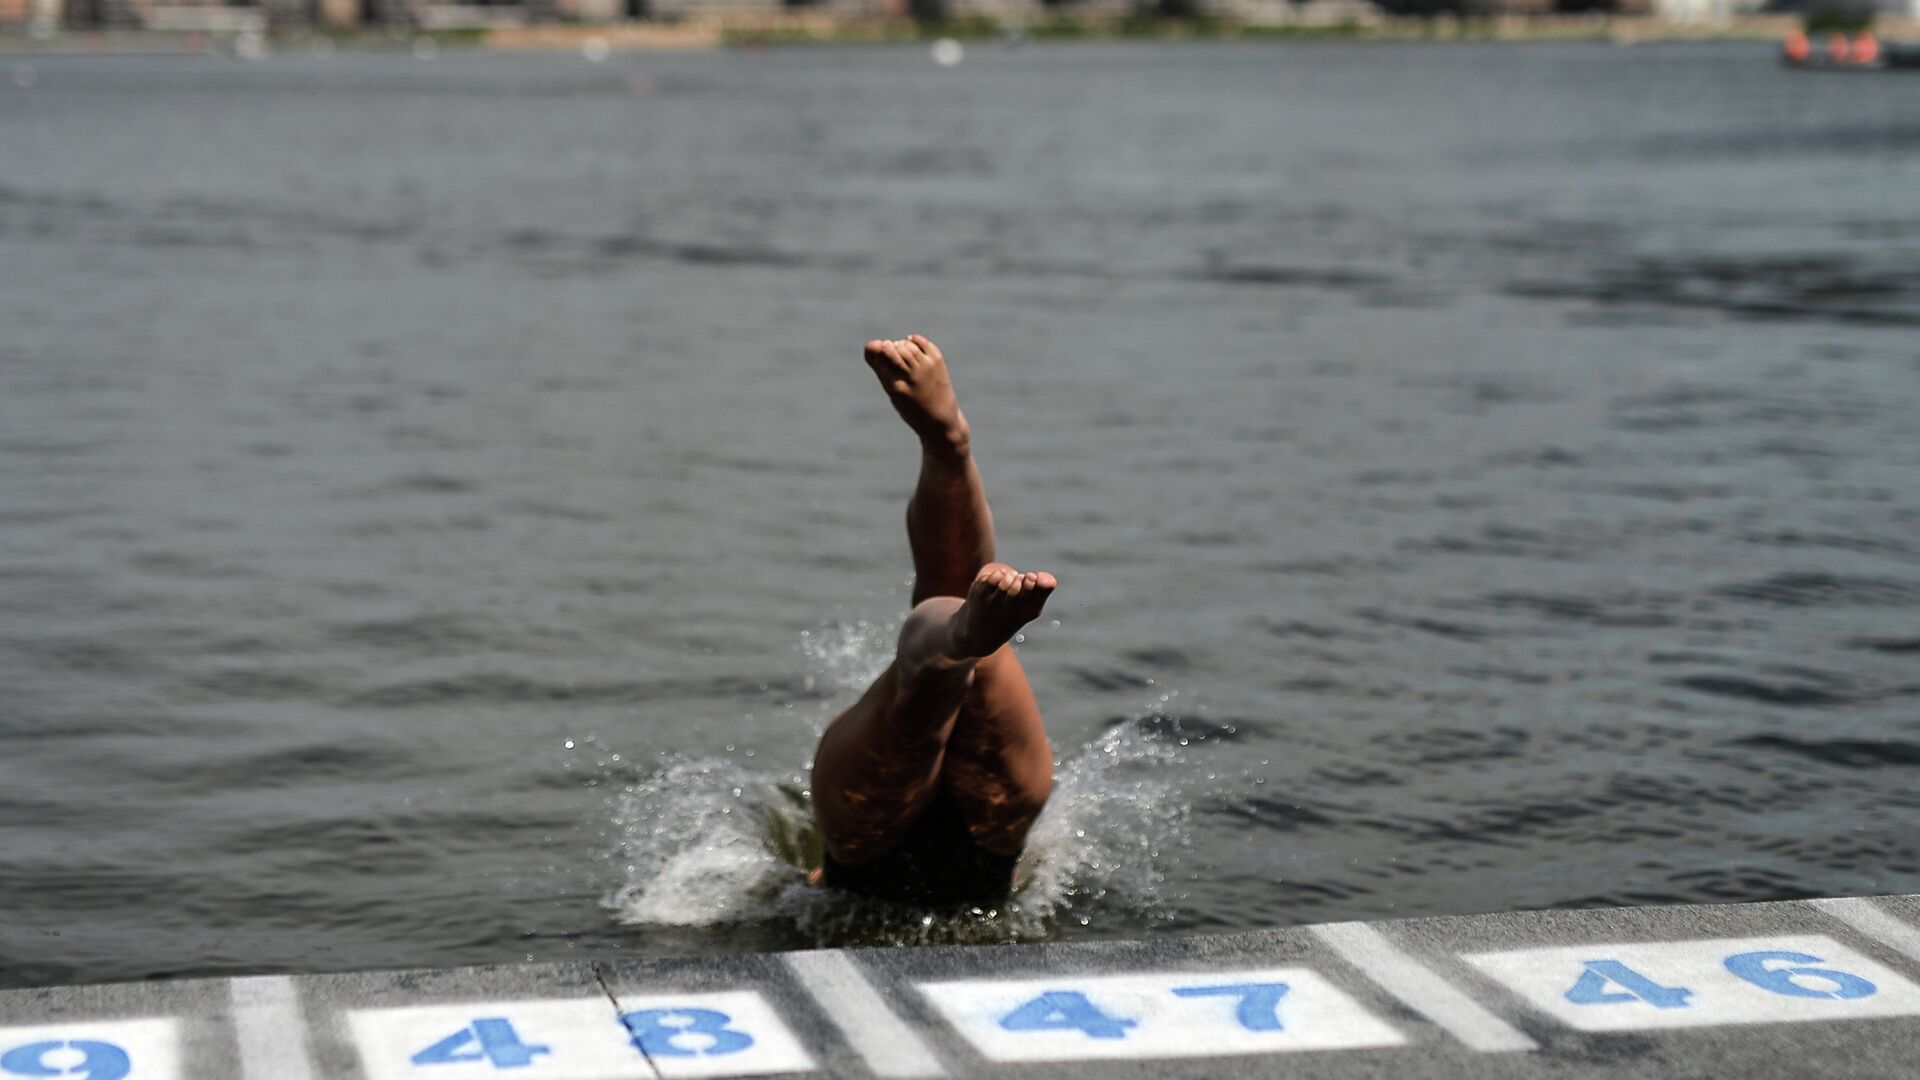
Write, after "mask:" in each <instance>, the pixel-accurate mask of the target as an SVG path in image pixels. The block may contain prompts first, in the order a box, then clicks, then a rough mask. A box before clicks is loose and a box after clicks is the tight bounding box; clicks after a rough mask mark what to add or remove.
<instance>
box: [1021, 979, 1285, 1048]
mask: <svg viewBox="0 0 1920 1080" xmlns="http://www.w3.org/2000/svg"><path fill="white" fill-rule="evenodd" d="M1173 993H1174V994H1175V995H1176V996H1179V997H1184V998H1199V997H1230V998H1238V999H1239V1001H1238V1003H1237V1004H1236V1005H1235V1006H1234V1019H1236V1020H1238V1021H1239V1022H1240V1026H1241V1027H1243V1028H1245V1029H1247V1030H1248V1031H1280V1030H1282V1027H1281V1023H1280V999H1281V998H1283V997H1285V996H1286V994H1287V984H1286V983H1228V984H1226V985H1222V986H1178V987H1174V988H1173ZM1139 1023H1140V1022H1139V1021H1138V1020H1130V1019H1128V1018H1126V1017H1124V1016H1115V1015H1113V1014H1112V1013H1109V1012H1106V1011H1104V1010H1102V1009H1101V1008H1100V1007H1099V1006H1098V1005H1095V1004H1094V1003H1093V1002H1091V1001H1089V1000H1087V995H1085V994H1083V993H1081V992H1080V991H1078V990H1049V991H1047V992H1046V993H1044V994H1041V995H1040V996H1039V997H1036V998H1034V999H1033V1000H1031V1001H1028V1002H1026V1003H1025V1004H1023V1005H1021V1006H1020V1007H1019V1008H1017V1009H1015V1010H1013V1011H1012V1012H1010V1013H1008V1014H1007V1015H1006V1016H1004V1017H1002V1018H1001V1019H1000V1026H1001V1027H1002V1028H1005V1029H1006V1030H1008V1031H1078V1032H1080V1033H1081V1034H1083V1035H1086V1036H1087V1037H1089V1038H1094V1039H1124V1038H1126V1036H1127V1032H1128V1030H1129V1029H1131V1028H1134V1027H1138V1026H1139Z"/></svg>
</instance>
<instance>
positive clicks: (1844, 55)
mask: <svg viewBox="0 0 1920 1080" xmlns="http://www.w3.org/2000/svg"><path fill="white" fill-rule="evenodd" d="M1852 56H1853V46H1852V44H1851V43H1850V42H1848V41H1847V35H1845V34H1834V35H1831V36H1830V37H1828V38H1827V59H1829V60H1831V61H1833V62H1834V63H1836V64H1844V63H1846V62H1847V61H1848V60H1849V59H1851V58H1852Z"/></svg>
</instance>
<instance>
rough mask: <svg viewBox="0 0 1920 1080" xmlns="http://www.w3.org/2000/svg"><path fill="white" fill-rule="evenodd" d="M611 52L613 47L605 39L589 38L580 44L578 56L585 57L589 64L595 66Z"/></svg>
mask: <svg viewBox="0 0 1920 1080" xmlns="http://www.w3.org/2000/svg"><path fill="white" fill-rule="evenodd" d="M612 52H613V46H612V45H610V44H608V43H607V39H606V38H603V37H590V38H588V39H587V40H585V41H583V42H581V43H580V55H581V56H584V57H586V58H587V60H588V62H589V63H594V64H597V63H599V62H600V61H602V60H605V59H606V58H607V57H608V56H609V55H611V54H612Z"/></svg>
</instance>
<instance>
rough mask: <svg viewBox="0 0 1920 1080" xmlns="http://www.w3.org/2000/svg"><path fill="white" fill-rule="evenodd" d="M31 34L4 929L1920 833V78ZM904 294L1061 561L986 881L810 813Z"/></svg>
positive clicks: (703, 946) (889, 511) (1717, 861)
mask: <svg viewBox="0 0 1920 1080" xmlns="http://www.w3.org/2000/svg"><path fill="white" fill-rule="evenodd" d="M28 63H30V64H31V65H32V67H33V69H34V71H33V77H32V78H16V79H13V80H0V327H3V328H4V332H0V686H4V690H0V748H3V752H0V912H4V916H5V917H4V919H3V920H0V923H3V924H4V925H0V980H4V981H5V982H7V983H11V984H36V983H48V982H57V981H66V980H98V979H115V978H129V977H139V976H147V975H154V974H162V973H181V972H212V971H240V970H260V969H268V968H271V969H287V970H304V971H319V970H330V969H343V968H353V967H366V966H395V965H429V964H454V963H467V962H484V961H508V960H514V959H519V958H527V957H532V958H540V959H554V958H564V957H568V956H574V955H581V954H583V953H588V952H591V953H593V954H596V955H599V954H604V953H607V952H611V951H615V950H627V951H634V952H685V951H696V950H711V949H743V948H757V947H769V946H791V945H802V944H811V943H814V942H874V941H985V940H1006V939H1009V938H1022V939H1027V938H1038V937H1069V938H1072V937H1097V936H1123V935H1137V934H1140V933H1146V932H1161V933H1165V932H1195V931H1210V930H1226V929H1235V928H1244V927H1254V926H1268V925H1275V924H1283V923H1288V922H1297V921H1308V920H1326V919H1347V918H1361V917H1372V916H1391V915H1413V914H1431V913H1455V912H1472V911H1484V910H1493V909H1506V908H1516V907H1539V906H1551V905H1583V904H1643V903H1656V902H1665V901H1708V900H1759V899H1770V898H1779V897H1790V896H1802V895H1809V894H1838V893H1865V892H1893V891H1907V892H1912V891H1920V829H1917V828H1916V825H1920V784H1916V778H1917V777H1920V665H1916V659H1920V655H1917V654H1920V439H1917V438H1916V435H1915V430H1916V426H1915V421H1916V418H1920V334H1917V333H1916V330H1917V329H1920V197H1917V196H1916V192H1920V153H1917V151H1920V122H1917V121H1916V119H1915V118H1916V117H1920V78H1899V77H1892V76H1888V77H1879V76H1871V77H1870V76H1855V77H1845V78H1840V77H1827V76H1821V75H1818V74H1807V73H1791V72H1787V71H1785V70H1782V69H1780V68H1779V67H1777V66H1776V65H1775V64H1774V63H1772V62H1771V58H1770V56H1769V52H1768V50H1767V49H1766V48H1764V47H1758V46H1725V47H1708V48H1694V47H1686V48H1680V47H1674V48H1637V49H1618V48H1611V47H1603V46H1569V47H1544V46H1543V47H1528V48H1502V47H1473V46H1458V47H1433V48H1422V47H1411V46H1406V47H1403V46H1378V47H1346V46H1322V47H1288V48H1283V47H1273V48H1268V47H1164V46H1162V47H1134V46H1127V47H1120V46H1114V47H1107V46H1073V47H1054V48H1026V49H1018V50H1000V49H994V48H989V47H979V48H972V49H970V50H969V52H968V54H967V60H966V62H965V63H963V64H962V65H960V66H959V67H958V68H956V69H953V70H941V69H938V68H935V67H934V66H933V65H931V64H929V63H928V62H927V60H926V56H925V53H924V52H923V51H921V50H919V49H900V50H860V51H839V50H824V49H823V50H795V51H784V52H783V51H775V52H763V53H721V54H711V55H686V56H666V55H639V56H616V57H614V58H613V59H611V60H609V61H608V62H606V63H603V64H591V63H587V62H586V61H584V60H582V59H580V58H578V57H574V56H544V55H538V56H536V55H530V56H511V55H461V54H457V53H452V52H449V53H443V54H442V55H441V56H440V58H439V59H437V60H434V61H431V62H421V61H417V60H414V59H413V58H412V57H410V56H406V55H398V54H396V55H347V54H341V55H336V56H332V57H327V58H317V57H305V56H280V57H273V58H269V59H267V60H265V61H263V62H260V63H256V64H240V63H237V62H233V61H228V60H222V59H217V58H172V57H167V58H161V57H152V58H139V57H122V58H111V57H72V58H36V59H32V60H30V61H29V60H23V59H20V58H14V59H10V60H3V61H0V67H8V66H10V67H14V68H16V69H17V68H19V67H20V66H22V65H24V64H28ZM20 83H30V84H31V85H30V86H21V85H18V84H20ZM909 330H921V331H925V332H926V333H928V334H930V335H931V336H933V337H934V338H935V339H936V340H938V341H939V342H941V343H942V345H944V346H945V347H946V350H947V353H948V355H949V356H950V357H951V358H952V359H953V363H954V366H955V372H956V380H957V382H958V384H959V386H960V389H961V392H962V396H963V400H964V401H965V402H966V404H967V406H968V408H969V412H970V413H971V415H972V418H973V421H974V427H975V434H976V438H977V442H978V449H979V453H980V457H981V461H982V465H983V468H984V471H985V474H986V477H987V481H988V486H989V490H990V492H991V494H992V498H993V502H994V508H995V511H996V513H997V515H998V518H999V522H1000V527H1001V531H1002V536H1001V539H1002V553H1003V555H1004V556H1005V557H1007V558H1008V559H1009V560H1010V561H1013V562H1015V563H1017V564H1019V565H1021V566H1032V567H1039V568H1047V569H1052V570H1054V571H1056V572H1057V573H1058V574H1059V575H1060V577H1061V579H1062V581H1063V582H1064V585H1063V588H1062V590H1061V592H1060V593H1059V595H1058V597H1057V598H1056V600H1055V601H1054V603H1053V605H1052V606H1051V608H1050V609H1049V619H1047V620H1043V621H1042V622H1041V623H1039V624H1036V626H1035V627H1034V628H1033V631H1032V632H1031V633H1030V634H1029V640H1028V641H1027V642H1026V644H1025V645H1024V647H1023V648H1024V651H1023V654H1022V655H1023V659H1024V661H1025V663H1026V664H1027V666H1028V668H1029V670H1030V671H1031V672H1032V674H1033V676H1034V679H1035V681H1036V684H1037V685H1038V688H1039V694H1040V699H1041V702H1042V706H1043V708H1044V710H1045V712H1046V715H1047V718H1048V723H1049V727H1050V729H1051V731H1052V734H1053V738H1054V742H1055V746H1056V750H1057V752H1058V756H1059V757H1060V759H1061V777H1062V780H1061V785H1060V790H1059V794H1058V796H1057V797H1056V800H1055V803H1054V805H1053V807H1052V808H1051V809H1050V810H1049V813H1048V816H1047V817H1046V818H1045V819H1044V820H1043V823H1042V825H1041V828H1040V830H1039V833H1038V834H1037V836H1036V840H1035V843H1034V845H1033V849H1032V851H1031V853H1030V857H1029V860H1028V875H1029V877H1030V883H1029V884H1028V886H1027V887H1026V888H1025V889H1024V891H1023V892H1022V893H1021V895H1020V896H1019V898H1018V899H1017V900H1016V902H1015V903H1014V904H1013V905H1012V906H1011V907H1010V908H1009V909H1008V910H1007V911H1004V912H996V913H992V914H991V915H990V916H989V915H985V914H983V915H979V916H962V917H958V918H939V919H928V918H921V917H920V916H918V915H909V914H904V913H901V912H897V911H890V910H887V909H884V908H882V907H879V906H876V905H862V904H858V903H851V902H849V901H847V900H845V899H844V898H838V897H834V896H832V895H829V894H823V893H820V892H817V891H813V890H809V889H807V888H806V887H805V886H803V885H801V884H800V881H801V869H800V867H801V866H802V865H804V864H805V863H806V861H807V859H808V856H809V851H810V850H811V848H812V847H813V846H817V838H814V837H813V836H811V834H810V832H809V830H808V828H807V825H806V821H807V814H806V809H805V801H804V800H805V794H804V791H805V783H806V775H805V769H806V764H807V761H808V758H809V755H810V753H811V749H812V744H813V740H814V739H815V737H816V735H817V733H818V731H819V729H820V727H821V725H822V724H823V723H824V722H825V721H826V719H827V718H828V717H829V716H830V715H831V714H832V713H833V711H834V710H835V709H837V708H840V707H842V706H844V705H845V704H846V703H848V702H849V701H850V700H851V699H852V697H853V696H854V695H855V694H856V693H857V691H858V689H859V687H860V686H861V684H862V682H863V680H864V679H866V678H867V677H869V676H870V675H871V674H872V672H873V671H874V670H876V669H877V667H878V666H879V665H881V664H882V663H884V660H885V656H886V650H887V648H888V644H889V641H890V636H891V633H892V631H893V628H894V627H895V626H897V622H898V619H899V616H900V613H901V609H902V607H903V606H904V604H905V602H906V590H905V585H906V577H907V573H908V570H907V565H908V564H907V560H906V550H905V542H904V538H903V536H902V532H901V527H900V511H901V506H902V502H903V500H904V498H905V495H906V492H907V489H908V487H909V485H910V483H911V481H912V475H913V468H914V457H913V453H912V445H911V443H910V442H909V441H908V439H907V437H906V435H905V432H904V430H903V429H902V428H901V427H900V426H899V424H898V423H897V421H896V420H895V419H894V418H893V416H892V414H891V413H890V412H889V410H888V409H887V406H886V403H885V401H884V400H883V399H882V397H881V395H880V393H879V391H878V390H877V388H876V387H875V386H874V385H873V382H872V379H871V377H870V376H869V375H868V374H867V372H866V371H865V370H864V368H862V367H861V365H860V363H859V360H858V358H857V353H856V347H857V345H858V343H859V342H861V341H863V340H865V339H866V338H868V337H871V336H874V335H877V334H889V335H891V334H900V333H904V332H907V331H909Z"/></svg>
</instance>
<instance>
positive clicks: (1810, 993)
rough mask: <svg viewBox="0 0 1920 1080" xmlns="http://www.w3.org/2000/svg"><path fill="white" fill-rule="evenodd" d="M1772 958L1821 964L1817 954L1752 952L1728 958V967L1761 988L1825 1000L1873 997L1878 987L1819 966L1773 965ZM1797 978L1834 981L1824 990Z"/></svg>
mask: <svg viewBox="0 0 1920 1080" xmlns="http://www.w3.org/2000/svg"><path fill="white" fill-rule="evenodd" d="M1770 960H1785V961H1786V962H1787V963H1790V964H1818V963H1820V962H1821V960H1820V958H1819V957H1817V956H1808V955H1807V954H1806V953H1797V952H1749V953H1741V954H1739V955H1738V956H1729V957H1727V970H1728V971H1731V972H1733V973H1734V974H1735V975H1738V976H1740V977H1741V978H1743V979H1745V980H1747V981H1748V982H1750V983H1752V984H1753V985H1755V986H1757V987H1759V988H1760V989H1762V990H1771V991H1773V992H1774V993H1776V994H1785V995H1786V996H1788V997H1803V998H1820V999H1822V1000H1826V1001H1852V1000H1853V999H1854V998H1863V997H1870V996H1872V995H1873V994H1874V993H1875V992H1876V991H1878V990H1879V987H1877V986H1875V985H1873V984H1872V983H1870V982H1868V981H1867V980H1865V979H1863V978H1861V977H1860V976H1858V975H1850V974H1848V973H1847V972H1844V971H1834V970H1832V969H1830V968H1817V967H1781V968H1770V967H1768V966H1767V962H1768V961H1770ZM1795 979H1822V980H1825V981H1826V982H1830V983H1832V984H1833V989H1831V990H1823V989H1820V988H1818V987H1812V986H1807V985H1805V984H1804V983H1798V982H1795V981H1794V980H1795Z"/></svg>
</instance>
